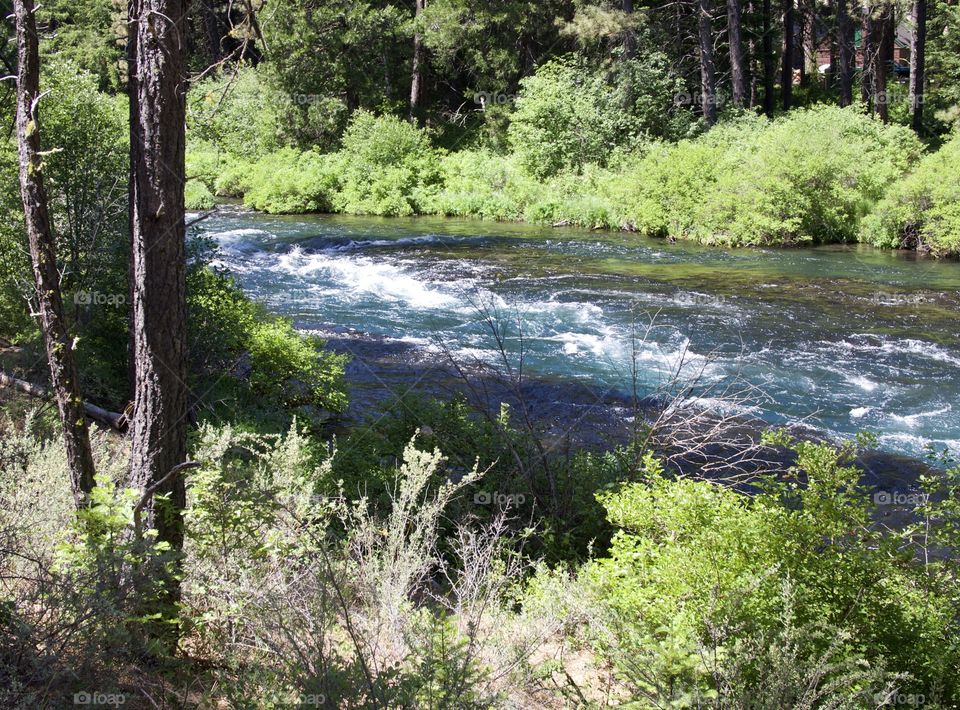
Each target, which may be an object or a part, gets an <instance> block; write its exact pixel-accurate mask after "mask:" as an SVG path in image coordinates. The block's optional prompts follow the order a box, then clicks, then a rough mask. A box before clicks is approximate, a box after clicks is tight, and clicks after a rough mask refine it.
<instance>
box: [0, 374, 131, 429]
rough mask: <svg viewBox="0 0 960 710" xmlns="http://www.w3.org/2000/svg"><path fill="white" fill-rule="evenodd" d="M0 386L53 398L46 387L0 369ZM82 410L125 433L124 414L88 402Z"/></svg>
mask: <svg viewBox="0 0 960 710" xmlns="http://www.w3.org/2000/svg"><path fill="white" fill-rule="evenodd" d="M0 387H11V388H13V389H17V390H20V391H21V392H23V393H25V394H28V395H30V396H31V397H36V398H38V399H45V400H51V399H53V395H52V394H51V393H50V390H48V389H47V388H46V387H44V386H42V385H37V384H34V383H32V382H27V381H26V380H21V379H19V378H17V377H14V376H13V375H8V374H7V373H5V372H4V371H3V370H0ZM83 411H84V413H85V414H86V415H87V416H88V417H89V418H90V419H93V420H94V421H97V422H100V423H101V424H105V425H107V426H109V427H110V428H111V429H113V430H114V431H118V432H120V433H125V432H126V430H127V424H128V422H127V417H126V415H124V414H120V413H118V412H110V411H108V410H106V409H104V408H103V407H98V406H97V405H95V404H91V403H90V402H84V403H83Z"/></svg>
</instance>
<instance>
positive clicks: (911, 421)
mask: <svg viewBox="0 0 960 710" xmlns="http://www.w3.org/2000/svg"><path fill="white" fill-rule="evenodd" d="M951 409H952V407H951V406H950V405H949V404H948V405H947V406H946V407H941V408H940V409H935V410H932V411H929V412H918V413H917V414H905V415H900V414H890V415H888V416H889V417H890V419H891V420H892V421H894V422H896V423H897V424H902V425H904V426H906V427H909V428H911V429H913V428H915V427H916V426H917V425H919V424H920V420H921V419H928V418H930V417H936V416H939V415H941V414H946V413H947V412H949V411H950V410H951Z"/></svg>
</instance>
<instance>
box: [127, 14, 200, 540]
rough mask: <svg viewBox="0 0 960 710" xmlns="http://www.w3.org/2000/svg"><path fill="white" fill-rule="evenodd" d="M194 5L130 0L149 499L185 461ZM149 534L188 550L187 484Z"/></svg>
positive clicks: (141, 417)
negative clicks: (188, 56)
mask: <svg viewBox="0 0 960 710" xmlns="http://www.w3.org/2000/svg"><path fill="white" fill-rule="evenodd" d="M186 2H187V0H131V3H130V7H131V15H130V19H131V22H132V23H133V28H134V31H135V37H134V40H133V42H132V43H131V44H132V45H133V47H132V50H133V51H134V63H135V67H134V68H135V72H134V77H135V78H134V81H133V84H132V86H131V97H132V98H133V99H134V101H132V102H131V124H130V139H131V140H130V143H131V167H132V176H131V178H132V180H131V190H132V194H131V206H132V214H131V255H132V265H133V270H132V281H133V351H134V361H135V362H134V365H135V380H134V407H133V421H132V424H131V428H130V429H131V444H132V447H131V461H130V471H131V482H132V484H133V485H135V486H137V487H138V488H140V489H141V490H147V489H148V488H150V487H151V486H152V485H153V484H155V483H157V482H158V481H161V480H164V479H165V478H166V477H167V474H168V473H169V472H170V471H171V470H172V469H174V468H175V467H176V466H178V465H179V464H181V463H183V462H184V460H185V459H186V415H187V386H186V377H187V373H186V354H187V344H186V296H185V290H186V289H185V271H186V263H185V253H184V231H185V227H184V202H183V187H184V143H185V128H184V126H185V120H186V105H185V95H186V73H185V67H184V61H183V44H182V38H183V33H184V31H185V30H186V27H185V14H186ZM157 494H158V495H166V496H167V502H166V503H164V504H156V503H152V504H151V505H150V507H149V510H148V518H147V524H148V525H149V526H151V527H155V528H156V529H157V531H158V537H159V539H160V540H162V541H165V542H168V543H169V544H170V546H171V547H172V548H173V549H174V550H180V549H182V547H183V521H182V517H181V514H182V510H183V507H184V504H185V492H184V484H183V480H182V478H181V477H179V476H175V477H172V478H167V480H166V483H165V484H164V485H163V486H161V487H160V488H159V489H158V490H157Z"/></svg>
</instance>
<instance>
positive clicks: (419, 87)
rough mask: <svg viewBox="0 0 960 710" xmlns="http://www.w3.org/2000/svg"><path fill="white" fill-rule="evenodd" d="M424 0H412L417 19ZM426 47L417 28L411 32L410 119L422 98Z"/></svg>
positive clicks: (414, 117) (412, 117)
mask: <svg viewBox="0 0 960 710" xmlns="http://www.w3.org/2000/svg"><path fill="white" fill-rule="evenodd" d="M425 5H426V0H414V17H415V18H417V19H419V17H420V15H421V14H422V13H423V8H424V7H425ZM425 55H426V48H425V47H424V45H423V37H422V36H421V35H420V31H419V30H415V31H414V33H413V67H412V70H411V74H412V76H411V79H410V120H411V121H414V122H415V121H417V111H418V110H419V108H420V102H421V100H422V98H423V67H424V65H425V64H426V56H425Z"/></svg>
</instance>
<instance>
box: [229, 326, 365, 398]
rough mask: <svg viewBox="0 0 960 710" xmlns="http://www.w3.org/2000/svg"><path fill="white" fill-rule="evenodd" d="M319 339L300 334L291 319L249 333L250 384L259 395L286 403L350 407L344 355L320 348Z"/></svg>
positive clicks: (260, 327)
mask: <svg viewBox="0 0 960 710" xmlns="http://www.w3.org/2000/svg"><path fill="white" fill-rule="evenodd" d="M322 344H323V343H322V341H320V340H319V339H318V338H314V337H309V336H304V335H301V334H299V333H297V332H296V331H295V330H294V329H293V326H292V325H290V323H289V322H288V321H285V320H282V319H279V318H271V319H269V320H267V321H265V322H260V323H257V324H255V325H254V326H253V328H252V329H251V331H250V333H249V341H248V343H247V349H248V351H249V353H250V367H251V373H250V384H251V386H252V387H253V391H254V392H255V393H256V394H259V395H262V396H269V397H277V398H279V400H280V401H281V402H282V403H283V404H284V405H286V406H297V405H318V406H322V407H325V408H327V409H330V410H333V411H336V412H339V411H342V410H343V409H344V407H346V404H347V401H346V395H345V394H344V387H343V364H344V362H345V359H344V357H343V356H341V355H334V354H332V353H327V352H323V351H322V350H320V348H321V346H322Z"/></svg>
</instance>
